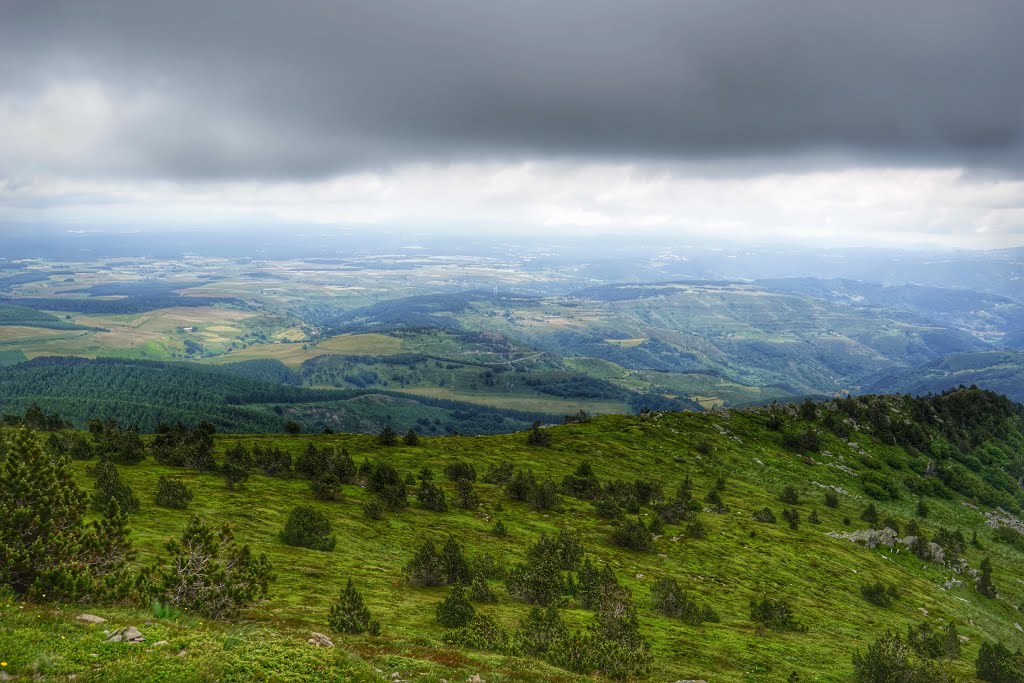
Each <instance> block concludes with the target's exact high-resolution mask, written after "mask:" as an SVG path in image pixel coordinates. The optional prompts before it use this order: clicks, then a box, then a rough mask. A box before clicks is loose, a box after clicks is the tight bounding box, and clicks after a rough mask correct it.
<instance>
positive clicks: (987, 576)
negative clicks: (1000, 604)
mask: <svg viewBox="0 0 1024 683" xmlns="http://www.w3.org/2000/svg"><path fill="white" fill-rule="evenodd" d="M979 569H980V573H979V574H978V580H977V582H976V584H975V586H976V587H977V589H978V592H979V593H981V594H982V595H984V596H985V597H986V598H995V597H997V596H998V595H999V591H997V590H996V587H995V584H993V583H992V561H991V560H989V559H988V558H987V557H986V558H984V559H983V560H982V561H981V566H980V567H979Z"/></svg>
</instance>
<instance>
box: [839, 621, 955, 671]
mask: <svg viewBox="0 0 1024 683" xmlns="http://www.w3.org/2000/svg"><path fill="white" fill-rule="evenodd" d="M912 655H913V653H912V651H911V649H910V646H909V645H908V644H907V643H906V641H904V640H903V639H902V638H900V637H899V635H896V634H892V633H886V634H885V635H884V636H882V637H881V638H879V639H878V640H876V641H875V642H874V643H872V644H871V645H869V646H868V649H867V652H865V653H864V654H861V653H860V652H855V653H854V654H853V671H854V677H855V678H856V680H857V683H952V681H953V679H952V678H950V676H949V675H948V674H946V673H945V672H943V671H941V670H939V669H938V667H936V666H935V665H934V664H933V663H931V662H922V661H920V660H917V659H915V658H914V657H913V656H912Z"/></svg>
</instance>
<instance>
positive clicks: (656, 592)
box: [651, 578, 718, 626]
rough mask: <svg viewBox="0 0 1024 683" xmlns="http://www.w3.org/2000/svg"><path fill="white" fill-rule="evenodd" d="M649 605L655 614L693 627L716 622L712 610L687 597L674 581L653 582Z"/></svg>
mask: <svg viewBox="0 0 1024 683" xmlns="http://www.w3.org/2000/svg"><path fill="white" fill-rule="evenodd" d="M651 603H652V606H653V607H654V609H655V610H656V611H657V612H660V613H661V614H664V615H665V616H666V617H672V618H673V619H679V620H680V621H683V622H685V623H687V624H691V625H693V626H699V625H700V624H702V623H704V622H705V621H711V622H717V621H718V614H716V613H715V611H714V610H713V609H711V608H710V607H708V606H706V605H701V604H700V603H698V602H697V601H696V600H694V599H693V598H691V597H690V596H689V595H687V594H686V591H684V590H682V589H681V588H680V587H679V582H678V581H676V580H675V579H671V578H663V579H658V580H657V581H655V582H654V586H653V588H652V589H651Z"/></svg>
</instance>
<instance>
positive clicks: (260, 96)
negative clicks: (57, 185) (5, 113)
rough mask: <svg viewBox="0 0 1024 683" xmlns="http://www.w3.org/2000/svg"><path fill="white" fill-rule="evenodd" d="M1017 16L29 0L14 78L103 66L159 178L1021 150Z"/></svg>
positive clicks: (780, 4)
mask: <svg viewBox="0 0 1024 683" xmlns="http://www.w3.org/2000/svg"><path fill="white" fill-rule="evenodd" d="M1022 26H1024V2H1020V0H1007V1H998V0H991V1H986V0H963V1H957V2H944V1H941V0H935V1H925V0H920V1H906V2H900V1H898V0H885V1H874V0H859V1H857V2H818V1H814V0H807V1H802V2H793V1H785V0H779V1H766V0H749V1H739V0H708V1H707V2H699V3H698V2H685V1H682V0H676V1H666V2H658V1H651V0H622V1H621V2H606V1H602V0H544V1H527V0H514V1H509V2H501V3H499V2H494V1H492V0H465V1H445V0H440V1H436V2H423V1H422V0H402V1H388V0H366V1H365V2H343V1H338V2H326V1H325V2H285V1H283V0H282V1H280V2H268V1H266V0H259V1H258V0H238V1H237V2H231V3H227V2H216V1H213V2H211V1H210V0H204V1H202V2H192V1H186V0H175V1H174V2H158V3H156V2H154V3H151V2H139V1H138V0H125V1H123V2H100V1H96V2H82V1H79V0H71V1H69V2H40V1H39V0H27V1H25V2H6V3H0V97H6V98H8V102H17V101H19V98H31V97H33V96H34V95H36V94H38V92H40V90H41V89H42V88H44V87H45V86H46V85H48V84H53V83H60V82H94V83H98V84H99V85H100V86H102V88H103V90H104V92H106V93H108V95H109V96H110V97H112V98H114V100H113V103H114V105H115V109H116V108H117V106H118V105H119V103H120V102H121V100H122V98H123V100H124V102H134V101H136V100H137V99H138V98H142V99H143V100H144V101H148V102H149V105H148V107H142V108H141V110H140V111H141V112H142V113H140V114H138V115H137V116H134V117H133V118H130V119H126V121H125V122H124V123H123V125H121V126H119V127H118V129H117V130H116V131H115V133H114V134H113V136H112V137H111V138H110V139H108V140H106V141H105V142H104V145H105V147H104V149H103V151H106V152H109V154H106V155H103V156H104V159H103V160H96V159H94V160H92V165H93V167H97V168H104V164H106V166H105V170H106V171H107V172H114V173H117V172H121V173H125V172H134V173H141V174H146V175H156V176H171V177H185V178H188V177H225V176H258V177H277V178H281V177H290V176H310V175H318V174H326V173H331V172H334V171H340V170H349V169H352V168H358V167H362V166H367V165H377V164H387V163H391V162H402V161H437V160H441V161H446V160H458V159H481V158H497V159H510V158H513V159H514V158H518V157H527V156H529V157H535V156H538V155H539V156H547V155H550V156H562V157H570V158H588V159H593V158H602V159H604V158H611V159H663V160H677V159H678V160H693V159H721V158H737V159H742V158H756V157H761V158H781V157H791V156H799V155H807V154H818V153H822V154H828V155H832V156H833V157H840V158H845V159H847V160H849V159H850V158H853V159H855V160H858V161H867V162H870V163H925V164H931V163H955V164H965V165H968V166H971V165H977V166H992V167H1011V168H1020V167H1024V151H1022V150H1024V147H1022V131H1024V88H1022V87H1021V73H1022V71H1024V40H1021V37H1020V30H1021V27H1022ZM146 97H149V98H150V99H149V100H146V99H145V98H146ZM126 106H127V105H126ZM0 135H3V133H2V132H0Z"/></svg>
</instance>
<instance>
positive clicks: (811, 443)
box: [782, 429, 821, 453]
mask: <svg viewBox="0 0 1024 683" xmlns="http://www.w3.org/2000/svg"><path fill="white" fill-rule="evenodd" d="M782 445H783V446H784V447H785V448H788V449H789V450H791V451H794V452H797V453H808V452H810V453H817V452H818V451H820V450H821V436H819V435H818V432H816V431H814V430H813V429H808V430H806V431H803V432H800V433H798V434H785V435H784V436H783V437H782Z"/></svg>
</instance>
